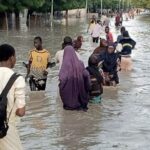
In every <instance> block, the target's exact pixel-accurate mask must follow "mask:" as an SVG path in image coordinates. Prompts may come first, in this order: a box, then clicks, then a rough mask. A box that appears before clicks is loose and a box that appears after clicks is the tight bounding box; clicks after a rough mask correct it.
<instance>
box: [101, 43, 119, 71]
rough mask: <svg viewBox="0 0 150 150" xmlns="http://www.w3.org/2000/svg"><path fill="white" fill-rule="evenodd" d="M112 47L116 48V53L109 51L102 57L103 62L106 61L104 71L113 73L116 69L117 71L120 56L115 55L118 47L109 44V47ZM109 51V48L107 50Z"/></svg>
mask: <svg viewBox="0 0 150 150" xmlns="http://www.w3.org/2000/svg"><path fill="white" fill-rule="evenodd" d="M109 46H112V47H113V48H114V52H112V53H108V50H107V51H106V52H105V53H104V54H103V56H102V57H101V60H104V62H103V69H104V71H106V70H107V71H108V72H113V71H114V69H116V67H117V66H116V65H117V63H116V62H117V59H118V55H117V54H116V53H115V48H116V45H115V44H114V43H109V44H108V47H109ZM107 49H108V48H107Z"/></svg>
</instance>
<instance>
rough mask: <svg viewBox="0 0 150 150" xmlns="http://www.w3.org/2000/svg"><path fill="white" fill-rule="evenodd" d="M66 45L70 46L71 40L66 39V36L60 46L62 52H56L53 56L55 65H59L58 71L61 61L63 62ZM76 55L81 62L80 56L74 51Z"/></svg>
mask: <svg viewBox="0 0 150 150" xmlns="http://www.w3.org/2000/svg"><path fill="white" fill-rule="evenodd" d="M67 45H72V39H71V38H70V37H68V36H66V37H65V38H64V42H63V44H62V50H59V51H57V52H56V54H55V60H56V62H57V63H59V70H60V68H61V65H62V61H63V56H64V48H65V47H66V46H67ZM76 55H77V57H78V59H79V60H81V56H80V54H79V53H78V52H77V51H76Z"/></svg>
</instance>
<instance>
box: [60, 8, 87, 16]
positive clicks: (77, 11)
mask: <svg viewBox="0 0 150 150" xmlns="http://www.w3.org/2000/svg"><path fill="white" fill-rule="evenodd" d="M62 13H63V16H65V15H66V11H62ZM68 16H69V17H77V18H80V17H81V18H83V17H85V16H86V9H85V8H83V9H72V10H68Z"/></svg>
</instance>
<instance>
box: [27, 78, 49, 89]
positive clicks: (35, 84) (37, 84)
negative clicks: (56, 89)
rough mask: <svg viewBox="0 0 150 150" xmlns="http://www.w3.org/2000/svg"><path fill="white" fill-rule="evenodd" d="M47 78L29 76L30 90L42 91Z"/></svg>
mask: <svg viewBox="0 0 150 150" xmlns="http://www.w3.org/2000/svg"><path fill="white" fill-rule="evenodd" d="M46 81H47V79H38V80H37V79H35V78H34V77H30V79H29V85H30V90H31V91H44V90H45V88H46Z"/></svg>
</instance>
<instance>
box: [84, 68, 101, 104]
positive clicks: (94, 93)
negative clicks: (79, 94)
mask: <svg viewBox="0 0 150 150" xmlns="http://www.w3.org/2000/svg"><path fill="white" fill-rule="evenodd" d="M86 69H87V70H88V72H89V74H90V79H91V89H90V101H91V102H93V103H96V102H97V103H98V102H101V94H102V93H103V87H102V84H103V77H102V76H101V73H100V71H99V70H98V67H95V66H88V67H87V68H86Z"/></svg>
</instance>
